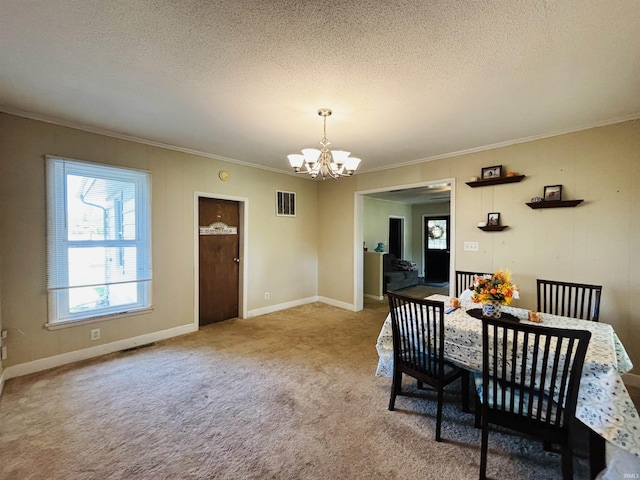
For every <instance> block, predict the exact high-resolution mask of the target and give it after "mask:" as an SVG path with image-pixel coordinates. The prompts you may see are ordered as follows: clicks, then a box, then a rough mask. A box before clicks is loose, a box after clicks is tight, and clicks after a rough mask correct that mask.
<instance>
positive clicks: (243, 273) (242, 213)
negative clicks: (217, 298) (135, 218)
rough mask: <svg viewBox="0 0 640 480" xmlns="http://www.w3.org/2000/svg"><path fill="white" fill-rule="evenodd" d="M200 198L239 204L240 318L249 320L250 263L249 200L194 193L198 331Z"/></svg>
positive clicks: (196, 319) (195, 318) (196, 318)
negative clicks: (248, 255)
mask: <svg viewBox="0 0 640 480" xmlns="http://www.w3.org/2000/svg"><path fill="white" fill-rule="evenodd" d="M200 198H213V199H216V200H231V201H234V202H238V207H239V212H238V213H239V217H240V220H239V223H240V225H238V226H239V227H240V233H239V235H238V236H239V238H238V244H239V245H238V246H239V248H240V250H239V255H240V269H239V272H238V283H239V285H238V318H247V282H248V278H249V276H248V275H247V271H248V265H249V261H248V258H247V252H248V251H249V199H248V198H246V197H235V196H233V195H222V194H218V193H209V192H197V191H196V192H193V257H194V258H193V273H194V275H193V297H194V298H193V313H194V315H193V322H194V324H195V326H196V330H199V329H200V228H199V227H200V226H199V225H198V223H199V222H198V216H199V215H198V202H199V200H200Z"/></svg>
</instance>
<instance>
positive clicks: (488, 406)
mask: <svg viewBox="0 0 640 480" xmlns="http://www.w3.org/2000/svg"><path fill="white" fill-rule="evenodd" d="M590 338H591V332H589V331H586V330H569V329H560V328H552V327H543V326H539V325H525V324H520V323H516V322H511V321H505V320H500V319H483V321H482V375H479V374H476V375H475V380H476V388H477V392H478V398H479V399H480V401H481V407H480V409H479V415H480V423H481V428H482V446H481V450H480V480H484V479H485V478H486V470H487V449H488V443H489V442H488V441H489V425H490V424H494V425H500V426H502V427H505V428H508V429H511V430H516V431H518V432H521V433H524V434H526V435H529V436H532V437H535V438H539V439H541V440H542V441H543V442H549V443H553V444H558V445H560V449H561V450H560V452H561V454H562V478H563V479H564V480H567V479H571V478H573V454H572V448H571V446H572V445H571V441H570V438H571V437H570V435H569V433H570V429H571V428H572V424H573V423H574V422H575V421H576V420H575V413H576V403H577V399H578V389H579V387H580V376H581V374H582V367H583V364H584V358H585V354H586V352H587V346H588V344H589V340H590ZM476 411H478V409H476ZM476 420H477V417H476Z"/></svg>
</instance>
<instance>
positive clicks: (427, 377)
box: [387, 292, 469, 442]
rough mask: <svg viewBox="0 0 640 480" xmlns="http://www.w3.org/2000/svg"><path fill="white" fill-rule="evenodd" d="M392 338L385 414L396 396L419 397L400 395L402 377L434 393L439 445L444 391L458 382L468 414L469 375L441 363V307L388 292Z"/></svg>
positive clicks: (442, 329)
mask: <svg viewBox="0 0 640 480" xmlns="http://www.w3.org/2000/svg"><path fill="white" fill-rule="evenodd" d="M387 296H388V298H389V309H390V311H391V331H392V334H393V380H392V384H391V399H390V400H389V410H393V409H394V407H395V401H396V396H397V395H406V396H415V397H422V395H419V394H416V393H410V392H403V391H402V374H403V373H404V374H406V375H409V376H410V377H413V378H415V379H416V380H417V381H418V388H421V387H422V384H423V383H426V384H427V385H429V386H431V387H432V388H433V389H435V390H436V391H437V394H438V405H437V413H436V441H438V442H439V441H440V440H441V437H440V430H441V423H442V403H443V398H444V388H445V387H446V386H447V385H449V384H451V383H452V382H454V381H455V380H457V379H458V378H461V383H462V388H461V395H462V409H463V410H464V411H465V412H468V411H469V372H468V371H466V370H463V369H461V368H458V367H456V366H455V365H453V364H451V363H449V362H448V361H446V360H445V359H444V303H442V302H434V301H430V300H422V299H415V298H411V297H407V296H404V295H401V294H398V293H394V292H388V293H387Z"/></svg>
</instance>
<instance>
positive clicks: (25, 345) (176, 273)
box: [0, 113, 348, 368]
mask: <svg viewBox="0 0 640 480" xmlns="http://www.w3.org/2000/svg"><path fill="white" fill-rule="evenodd" d="M45 155H59V156H63V157H67V158H74V159H79V160H88V161H94V162H99V163H105V164H114V165H121V166H126V167H133V168H139V169H145V170H149V171H151V172H152V182H153V183H152V192H153V193H152V211H153V216H152V228H153V244H152V248H153V274H154V280H153V299H154V300H153V303H154V310H153V312H151V313H148V314H143V315H137V316H132V317H126V318H120V319H116V320H109V321H104V322H100V323H99V324H97V325H99V327H100V328H101V334H102V335H101V336H102V338H101V340H100V341H99V342H91V341H90V335H89V330H90V329H91V328H95V326H96V324H92V325H84V326H75V327H71V328H64V329H61V330H55V331H49V330H46V329H45V328H43V325H44V324H45V323H46V322H47V294H46V289H45V272H46V249H45V234H46V219H45V160H44V156H45ZM221 169H225V170H227V171H228V172H229V173H230V175H231V178H230V180H229V181H227V182H222V181H221V180H219V179H218V172H219V171H220V170H221ZM276 189H281V190H287V191H293V192H296V193H297V200H298V204H297V217H295V218H285V217H276V215H275V190H276ZM317 190H318V184H317V183H315V182H312V181H310V180H308V179H306V178H302V177H295V176H292V175H283V174H277V173H272V172H268V171H265V170H262V169H256V168H250V167H245V166H241V165H238V164H232V163H228V162H222V161H219V160H215V159H211V158H205V157H201V156H197V155H190V154H186V153H181V152H177V151H173V150H167V149H162V148H157V147H153V146H148V145H143V144H139V143H133V142H127V141H123V140H119V139H115V138H110V137H106V136H102V135H96V134H92V133H88V132H84V131H80V130H75V129H71V128H65V127H60V126H55V125H51V124H48V123H43V122H39V121H34V120H28V119H24V118H20V117H15V116H12V115H7V114H1V113H0V195H1V197H0V200H1V201H0V258H2V266H1V271H0V275H1V277H2V279H3V285H2V287H3V288H2V293H1V297H0V298H1V305H2V314H3V324H4V328H7V329H8V330H9V339H8V341H7V346H8V352H9V356H8V359H7V361H6V362H4V366H5V368H7V367H10V366H12V365H17V364H21V363H25V362H30V361H33V360H36V359H42V358H46V357H52V356H56V355H60V354H63V353H67V352H73V351H78V350H81V349H86V348H89V347H95V346H96V345H97V343H109V342H116V341H119V340H122V339H127V338H131V337H135V336H139V335H144V334H149V333H153V332H159V331H162V330H167V329H171V328H174V327H178V326H182V325H188V324H193V322H194V315H195V312H194V291H195V290H194V272H195V270H194V254H195V252H194V232H195V226H194V192H195V191H199V192H208V193H211V194H218V195H228V196H233V197H242V198H246V199H248V212H247V213H248V218H249V224H248V238H249V241H248V252H246V256H245V259H244V260H245V262H247V268H248V278H247V282H248V292H247V297H248V298H247V304H248V305H247V306H248V310H249V311H251V310H256V309H264V308H268V307H269V306H274V305H278V304H283V303H287V302H296V301H300V300H301V299H309V298H314V297H315V296H316V295H317V292H318V266H317V262H318V254H317V252H318V245H317V241H318V240H317V239H318V235H317V233H318V230H317V227H318V222H317V213H318V204H317ZM345 268H346V267H345ZM344 275H348V272H346V273H345V274H344ZM267 291H268V292H270V300H265V299H264V292H267Z"/></svg>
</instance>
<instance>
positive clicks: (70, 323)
mask: <svg viewBox="0 0 640 480" xmlns="http://www.w3.org/2000/svg"><path fill="white" fill-rule="evenodd" d="M153 310H154V307H146V308H141V309H139V310H130V311H128V312H121V313H111V314H109V315H101V316H98V317H89V318H82V319H79V320H63V321H61V322H53V323H51V322H49V323H45V324H44V328H46V329H47V330H60V329H61V328H69V327H78V326H80V325H88V324H90V323H98V322H105V321H107V320H115V319H116V318H124V317H133V316H136V315H144V314H145V313H149V312H152V311H153Z"/></svg>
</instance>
